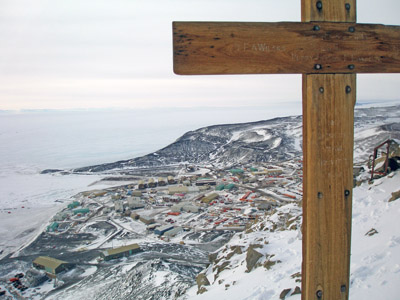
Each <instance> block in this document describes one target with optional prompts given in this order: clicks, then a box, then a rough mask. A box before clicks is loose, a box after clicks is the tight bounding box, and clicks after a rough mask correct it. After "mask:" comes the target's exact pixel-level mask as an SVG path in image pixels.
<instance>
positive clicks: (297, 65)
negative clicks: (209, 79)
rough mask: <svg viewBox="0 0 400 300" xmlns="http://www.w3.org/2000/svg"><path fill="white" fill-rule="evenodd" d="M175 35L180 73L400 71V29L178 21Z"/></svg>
mask: <svg viewBox="0 0 400 300" xmlns="http://www.w3.org/2000/svg"><path fill="white" fill-rule="evenodd" d="M328 3H330V2H328ZM173 35H174V37H173V42H174V72H175V73H176V74H184V75H194V74H277V73H281V74H290V73H303V74H304V73H396V72H400V26H384V25H371V24H354V23H334V22H313V23H300V22H291V23H290V22H282V23H229V22H174V23H173Z"/></svg>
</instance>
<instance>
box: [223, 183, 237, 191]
mask: <svg viewBox="0 0 400 300" xmlns="http://www.w3.org/2000/svg"><path fill="white" fill-rule="evenodd" d="M234 188H236V185H234V184H233V183H230V184H228V185H226V186H225V189H226V190H228V191H231V190H233V189H234Z"/></svg>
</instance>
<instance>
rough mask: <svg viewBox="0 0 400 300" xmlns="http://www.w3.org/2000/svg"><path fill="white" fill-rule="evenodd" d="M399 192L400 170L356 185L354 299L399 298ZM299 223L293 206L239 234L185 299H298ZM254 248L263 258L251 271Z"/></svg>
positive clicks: (354, 210) (354, 207) (352, 294)
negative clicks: (394, 194) (283, 295)
mask: <svg viewBox="0 0 400 300" xmlns="http://www.w3.org/2000/svg"><path fill="white" fill-rule="evenodd" d="M399 190H400V171H397V172H396V173H394V174H392V175H390V176H389V177H385V178H382V179H378V180H375V182H374V183H373V184H368V183H367V182H365V183H363V184H362V185H361V186H359V187H357V188H355V189H354V200H353V231H352V250H351V253H352V256H351V278H350V281H351V286H350V299H357V300H358V299H367V300H368V299H371V300H374V299H385V300H396V299H399V298H400V288H399V283H400V199H398V200H395V201H392V202H388V201H389V199H390V198H391V197H392V192H395V191H399ZM300 222H301V209H300V207H298V206H297V205H295V204H288V205H285V206H283V207H280V208H278V209H277V211H276V212H274V213H273V214H271V215H267V216H265V218H263V219H262V220H260V221H259V222H257V223H256V224H255V225H253V227H252V228H251V230H248V231H247V232H246V233H243V234H236V235H235V236H234V237H233V238H232V240H231V241H230V242H229V243H228V244H227V245H226V246H224V247H222V248H221V249H220V250H219V251H218V254H217V255H216V257H215V258H214V263H213V264H211V265H210V266H209V267H208V269H207V270H206V271H203V272H202V273H203V274H204V275H205V276H206V277H207V279H208V281H209V283H210V285H209V286H208V285H203V286H202V289H203V291H204V290H207V291H205V292H203V293H202V294H197V292H198V290H199V288H198V287H197V286H196V287H193V288H191V289H190V290H189V291H188V293H187V295H186V299H196V300H197V299H198V300H200V299H229V300H234V299H237V300H243V299H249V300H250V299H259V300H261V299H279V297H280V296H281V293H282V292H283V291H284V290H286V289H288V290H289V289H290V291H288V294H287V296H286V298H285V299H293V300H299V299H300V298H301V297H300V294H296V293H295V289H296V287H301V282H299V280H300V274H299V272H301V233H300ZM371 229H375V230H376V231H377V233H375V234H373V232H374V231H373V230H372V231H371ZM367 232H370V234H372V235H368V234H367ZM250 245H253V246H250ZM254 245H255V246H254ZM238 247H239V248H240V250H238ZM249 248H254V249H251V250H249ZM253 250H255V251H257V252H258V253H260V258H259V259H258V261H257V263H256V266H255V268H254V269H252V270H251V271H250V272H248V267H247V265H248V264H247V261H246V258H248V257H249V254H248V253H249V252H253ZM292 293H295V294H294V295H292V296H291V294H292Z"/></svg>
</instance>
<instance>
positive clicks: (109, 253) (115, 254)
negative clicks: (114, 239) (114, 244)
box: [100, 244, 142, 261]
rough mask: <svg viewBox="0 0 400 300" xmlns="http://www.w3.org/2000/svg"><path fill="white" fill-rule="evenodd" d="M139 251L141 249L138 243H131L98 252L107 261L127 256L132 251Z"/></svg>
mask: <svg viewBox="0 0 400 300" xmlns="http://www.w3.org/2000/svg"><path fill="white" fill-rule="evenodd" d="M141 251H142V249H140V246H139V245H138V244H131V245H127V246H122V247H119V248H115V249H108V250H105V251H102V252H101V253H100V256H101V257H102V258H103V259H104V260H105V261H108V260H111V259H116V258H121V257H128V256H130V255H132V254H134V253H138V252H141Z"/></svg>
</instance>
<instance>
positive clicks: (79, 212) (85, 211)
mask: <svg viewBox="0 0 400 300" xmlns="http://www.w3.org/2000/svg"><path fill="white" fill-rule="evenodd" d="M73 213H74V215H77V214H82V215H85V214H88V213H89V208H79V209H75V210H74V211H73Z"/></svg>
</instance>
